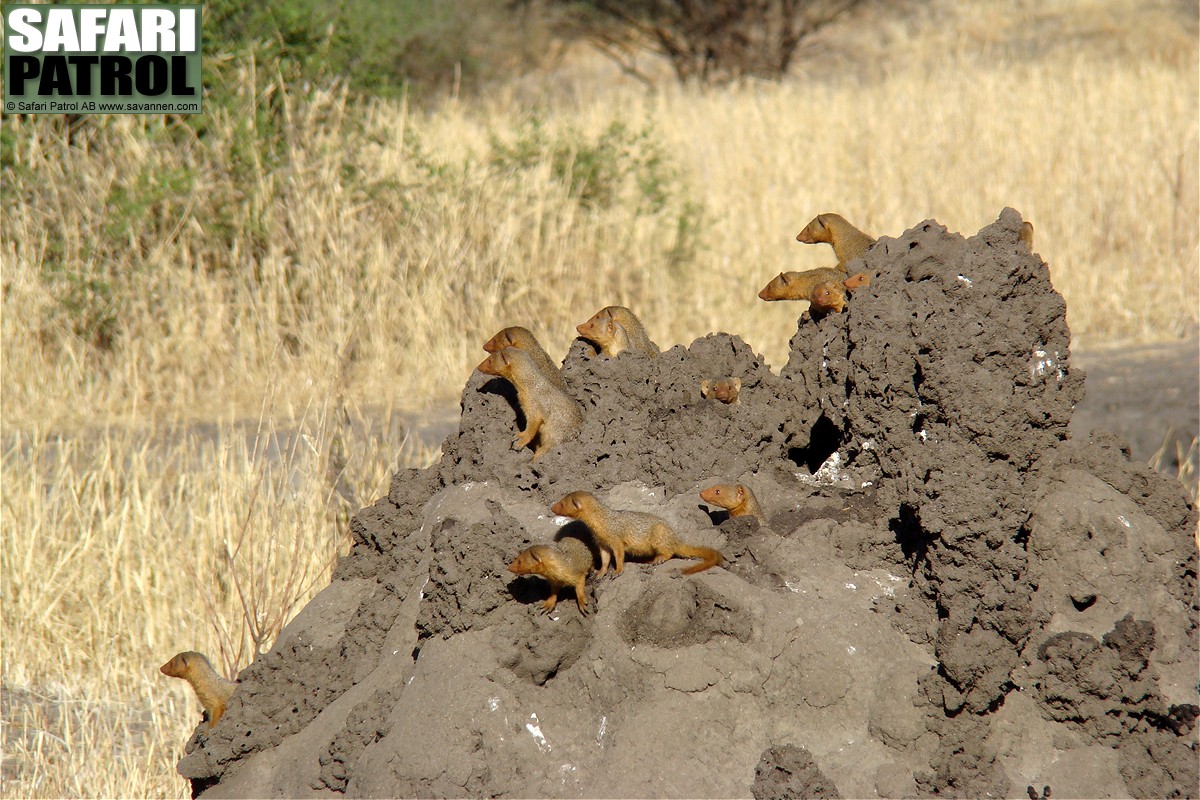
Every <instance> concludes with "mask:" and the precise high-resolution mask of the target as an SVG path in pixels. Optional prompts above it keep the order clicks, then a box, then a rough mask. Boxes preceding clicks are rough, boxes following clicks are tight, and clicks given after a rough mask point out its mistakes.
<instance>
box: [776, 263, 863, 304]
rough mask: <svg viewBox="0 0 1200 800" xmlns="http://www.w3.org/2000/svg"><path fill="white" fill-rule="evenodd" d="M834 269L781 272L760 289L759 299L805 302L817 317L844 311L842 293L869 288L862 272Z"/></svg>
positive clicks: (844, 294) (844, 302)
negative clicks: (851, 272)
mask: <svg viewBox="0 0 1200 800" xmlns="http://www.w3.org/2000/svg"><path fill="white" fill-rule="evenodd" d="M845 275H846V274H845V273H844V272H838V271H837V270H835V269H828V268H823V269H810V270H808V271H807V272H781V273H779V274H778V275H776V276H775V277H774V278H772V279H771V282H770V283H768V284H767V285H766V286H764V287H763V288H762V291H760V292H759V293H758V296H759V297H760V298H761V299H763V300H807V301H808V302H809V303H811V304H812V309H813V311H814V312H816V313H818V314H828V313H830V312H835V311H836V312H839V313H840V312H841V311H843V310H844V309H845V308H846V293H847V292H849V291H853V290H855V289H861V288H862V287H864V286H870V285H871V278H870V276H868V275H867V274H866V273H865V272H859V273H856V274H854V275H851V276H850V277H849V278H847V277H846V276H845Z"/></svg>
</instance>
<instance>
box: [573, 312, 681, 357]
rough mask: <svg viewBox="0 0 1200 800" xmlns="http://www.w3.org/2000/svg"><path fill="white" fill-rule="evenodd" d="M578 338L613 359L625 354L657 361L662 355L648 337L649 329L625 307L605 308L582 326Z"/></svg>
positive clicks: (578, 328)
mask: <svg viewBox="0 0 1200 800" xmlns="http://www.w3.org/2000/svg"><path fill="white" fill-rule="evenodd" d="M575 330H577V331H579V335H580V336H582V337H583V338H585V339H587V340H588V341H590V342H593V343H594V344H595V345H596V346H597V347H599V348H600V353H601V355H605V356H608V357H609V358H612V357H614V356H617V355H620V354H621V353H623V352H625V351H626V350H632V351H634V352H635V353H644V354H645V355H648V356H651V357H654V356H657V355H658V354H659V353H661V352H662V351H661V350H659V348H658V345H656V344H655V343H654V342H652V341H651V340H650V337H649V336H648V335H647V334H646V327H645V326H644V325H642V321H641V320H640V319H638V318H637V316H635V315H634V313H633V312H632V311H630V310H629V309H628V308H625V307H624V306H606V307H604V308H602V309H600V310H599V311H597V312H596V313H595V314H593V315H592V318H591V319H589V320H588V321H587V322H585V323H583V324H582V325H578V326H576V328H575Z"/></svg>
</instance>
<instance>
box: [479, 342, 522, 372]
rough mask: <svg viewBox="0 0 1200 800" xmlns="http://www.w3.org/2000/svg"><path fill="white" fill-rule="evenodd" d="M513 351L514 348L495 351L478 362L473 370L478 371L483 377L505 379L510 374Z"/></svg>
mask: <svg viewBox="0 0 1200 800" xmlns="http://www.w3.org/2000/svg"><path fill="white" fill-rule="evenodd" d="M514 350H515V348H512V347H506V348H504V349H503V350H497V351H496V352H494V353H492V354H491V355H490V356H488V357H487V358H485V359H484V360H483V361H481V362H479V366H478V367H476V368H475V369H477V370H479V371H480V372H482V373H484V374H485V375H499V376H501V377H505V378H506V377H508V376H509V375H511V374H512V369H513V367H512V362H513V356H512V353H513V351H514Z"/></svg>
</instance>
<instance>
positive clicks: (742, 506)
mask: <svg viewBox="0 0 1200 800" xmlns="http://www.w3.org/2000/svg"><path fill="white" fill-rule="evenodd" d="M700 499H701V500H703V501H704V502H706V503H712V504H713V505H715V506H720V507H721V508H723V509H725V510H726V511H728V512H729V516H731V517H754V518H755V519H757V520H758V521H759V522H761V523H762V524H763V525H766V524H767V517H766V515H764V514H763V512H762V507H761V506H759V504H758V498H757V497H755V496H754V492H752V491H750V487H749V486H747V485H745V484H744V483H718V484H717V485H716V486H710V487H708V488H707V489H705V490H704V491H702V492H700Z"/></svg>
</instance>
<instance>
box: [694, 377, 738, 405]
mask: <svg viewBox="0 0 1200 800" xmlns="http://www.w3.org/2000/svg"><path fill="white" fill-rule="evenodd" d="M741 391H742V379H741V378H718V379H717V380H714V381H711V382H710V381H700V396H701V397H703V398H704V399H705V400H709V399H712V400H720V401H721V402H722V403H725V404H726V405H728V404H730V403H736V402H737V399H738V394H739V393H740V392H741Z"/></svg>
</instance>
